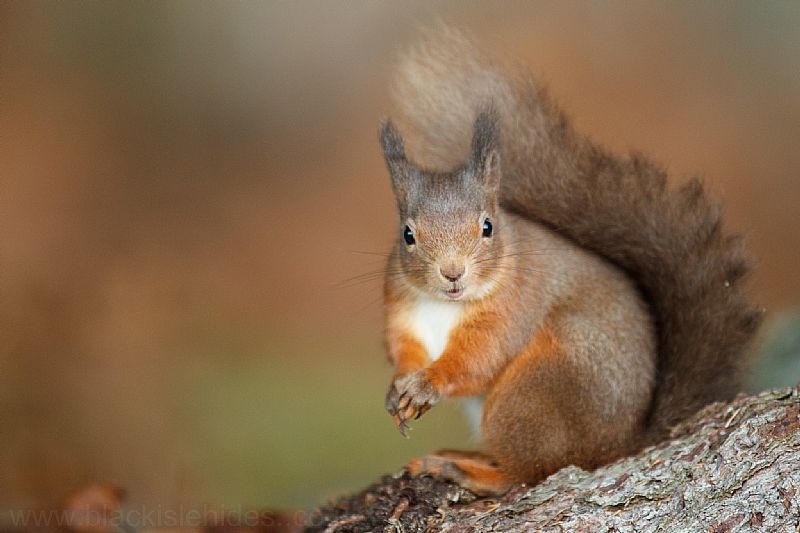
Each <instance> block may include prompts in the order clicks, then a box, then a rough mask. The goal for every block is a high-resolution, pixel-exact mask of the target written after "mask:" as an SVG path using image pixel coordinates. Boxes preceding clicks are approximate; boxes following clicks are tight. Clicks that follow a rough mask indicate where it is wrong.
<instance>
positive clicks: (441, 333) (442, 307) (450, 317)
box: [410, 296, 464, 361]
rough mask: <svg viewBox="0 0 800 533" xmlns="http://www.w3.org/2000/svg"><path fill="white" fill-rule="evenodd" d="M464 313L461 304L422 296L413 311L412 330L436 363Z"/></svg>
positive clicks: (411, 317) (411, 318) (411, 316)
mask: <svg viewBox="0 0 800 533" xmlns="http://www.w3.org/2000/svg"><path fill="white" fill-rule="evenodd" d="M463 313H464V304H463V303H461V302H446V301H444V300H435V299H433V298H428V297H427V296H420V297H419V298H418V299H417V302H416V304H415V305H414V307H413V308H412V310H411V315H410V320H411V330H412V331H413V332H414V334H415V335H416V336H417V338H418V339H419V341H420V342H421V343H422V345H423V346H425V349H426V350H428V357H430V359H431V361H436V360H437V359H439V357H440V356H441V355H442V352H443V351H444V349H445V347H446V346H447V340H448V338H449V337H450V332H451V331H452V330H453V328H454V327H455V326H456V324H458V321H459V319H460V318H461V315H462V314H463Z"/></svg>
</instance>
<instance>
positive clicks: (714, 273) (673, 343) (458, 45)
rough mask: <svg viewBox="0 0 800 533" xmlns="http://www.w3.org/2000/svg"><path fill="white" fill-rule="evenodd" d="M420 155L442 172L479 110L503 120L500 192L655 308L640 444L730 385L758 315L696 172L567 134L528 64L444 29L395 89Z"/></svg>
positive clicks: (463, 145)
mask: <svg viewBox="0 0 800 533" xmlns="http://www.w3.org/2000/svg"><path fill="white" fill-rule="evenodd" d="M394 93H395V99H396V101H397V104H398V106H399V108H400V111H401V113H402V118H401V123H402V124H403V125H404V126H406V127H408V128H410V133H413V135H411V136H410V137H407V138H410V139H411V142H410V143H409V145H410V149H411V151H412V152H413V153H414V154H415V159H416V160H418V161H420V162H422V163H424V164H425V165H427V166H429V167H432V168H450V167H453V166H455V165H457V164H459V163H462V162H463V161H465V160H466V159H467V154H468V153H469V138H470V136H471V134H472V124H473V122H474V120H475V117H476V115H477V114H478V113H479V112H480V111H482V110H484V109H486V108H488V107H491V108H493V110H494V111H495V112H496V113H497V116H498V117H499V120H500V124H501V128H500V129H501V135H500V138H501V146H500V153H501V157H502V182H501V195H500V199H501V202H502V204H503V205H504V206H505V207H506V208H507V209H509V210H511V211H514V212H517V213H519V214H522V215H524V216H526V217H529V218H531V219H534V220H537V221H539V222H542V223H544V224H546V225H548V226H550V227H551V228H553V229H555V230H556V231H557V232H559V233H560V234H562V235H564V236H566V237H568V238H569V239H571V240H573V241H575V242H577V243H578V244H579V245H581V246H583V247H585V248H587V249H589V250H591V251H593V252H595V253H597V254H599V255H602V256H603V257H605V258H607V259H608V260H610V261H612V262H614V263H615V264H617V265H618V266H620V267H621V268H622V269H623V270H625V272H627V273H628V275H629V276H631V277H632V278H633V279H634V280H635V282H636V283H637V284H638V286H639V288H640V290H641V291H642V293H643V295H644V297H645V299H646V301H647V302H648V304H649V306H650V309H651V312H652V314H653V317H654V320H655V323H656V327H657V331H658V344H659V361H658V374H657V384H656V391H655V397H654V400H653V405H652V409H651V414H650V418H649V430H648V435H647V437H646V439H645V441H644V443H649V442H654V441H655V440H658V439H660V438H663V437H664V436H665V435H666V434H667V431H668V429H669V428H670V427H671V426H673V425H674V424H675V423H677V422H679V421H681V420H683V419H685V418H686V417H687V416H688V415H690V414H692V413H693V412H695V411H696V410H697V409H699V408H700V407H701V406H703V405H705V404H707V403H710V402H712V401H715V400H723V399H727V398H729V397H731V396H732V395H734V394H735V393H736V392H737V391H738V389H739V378H740V366H741V363H742V362H743V360H744V356H743V353H744V349H745V346H746V344H747V343H748V342H749V340H750V339H751V337H752V336H753V333H754V332H755V330H756V328H757V326H758V324H759V321H760V317H761V314H762V313H761V310H760V309H759V308H757V307H755V306H753V305H752V304H751V303H749V302H748V300H747V299H746V298H745V296H744V294H743V292H742V291H741V288H740V282H741V278H742V277H743V276H744V275H745V274H746V273H747V271H748V269H749V267H748V262H747V258H746V256H745V253H744V250H743V247H742V243H741V239H739V238H738V237H737V236H726V235H724V234H723V233H722V231H721V220H720V216H721V211H720V208H719V206H718V205H717V204H716V203H714V202H712V201H710V200H709V199H708V198H707V196H706V194H705V192H704V190H703V187H702V185H701V183H700V182H699V180H697V179H691V180H690V181H688V183H686V184H685V185H683V186H682V187H681V188H679V189H677V190H675V191H670V190H668V188H667V184H666V173H665V172H664V170H663V169H662V168H661V167H660V166H658V165H656V164H654V163H652V162H650V161H648V160H647V159H645V158H644V157H643V156H641V155H638V154H630V155H625V156H616V155H613V154H611V153H609V152H608V151H606V150H605V149H604V148H602V147H600V146H598V145H597V144H594V143H593V142H592V141H591V140H589V139H587V138H586V137H584V136H583V135H580V134H577V133H576V132H574V131H573V129H572V127H571V126H570V124H569V123H568V121H567V119H566V117H565V116H564V115H563V114H562V113H561V112H560V111H559V110H558V109H556V108H555V107H554V106H553V104H552V103H551V102H550V100H549V98H548V97H547V95H546V93H545V91H544V90H543V89H542V88H541V86H540V85H538V84H537V83H536V82H535V81H534V80H532V79H531V78H529V77H528V76H527V75H526V74H525V73H524V71H522V70H517V69H506V68H503V67H502V66H500V65H498V64H496V63H494V62H493V61H492V60H490V59H489V58H488V57H487V56H486V55H484V54H483V53H482V52H481V51H480V50H479V49H478V48H477V47H476V46H475V45H474V44H473V43H472V42H471V41H470V40H469V39H468V38H466V37H465V36H464V35H463V34H461V33H460V32H458V31H456V30H454V29H452V28H449V27H444V26H440V27H437V28H434V29H432V30H428V32H427V33H426V36H425V38H424V39H423V41H422V42H421V43H420V44H418V45H417V46H416V47H414V48H412V49H410V50H408V51H407V52H406V53H405V54H404V55H402V57H401V60H400V62H399V65H398V69H397V75H396V79H395V83H394Z"/></svg>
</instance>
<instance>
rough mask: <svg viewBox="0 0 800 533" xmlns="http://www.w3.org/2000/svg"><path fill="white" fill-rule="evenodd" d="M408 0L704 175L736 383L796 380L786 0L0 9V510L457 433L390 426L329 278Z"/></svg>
mask: <svg viewBox="0 0 800 533" xmlns="http://www.w3.org/2000/svg"><path fill="white" fill-rule="evenodd" d="M437 18H444V19H445V20H447V21H450V22H454V23H456V24H459V25H461V26H464V27H466V28H468V30H469V31H472V32H473V33H475V34H476V35H477V36H478V38H479V39H480V40H481V41H483V43H485V45H486V47H487V48H489V49H490V50H492V51H494V52H496V53H498V54H500V55H501V56H509V57H518V58H521V59H522V60H523V61H525V62H526V63H528V64H529V65H530V66H531V69H532V70H533V71H534V72H536V73H538V74H539V76H540V77H541V78H542V79H544V80H546V82H547V83H548V85H549V86H550V88H551V92H552V94H553V95H554V96H555V97H556V99H557V100H558V101H559V102H560V103H561V104H562V106H563V107H564V108H565V109H566V110H567V111H568V113H569V114H570V115H571V116H572V117H573V119H574V121H575V123H576V126H577V127H578V128H579V129H580V130H582V131H584V132H587V133H590V134H592V135H593V136H594V137H595V138H596V139H597V140H599V141H601V142H602V143H604V144H606V145H608V146H610V147H612V148H613V149H615V150H618V151H622V150H628V149H637V150H641V151H643V152H646V153H648V154H651V155H652V156H653V157H654V158H655V159H657V160H659V161H660V162H662V163H663V164H665V165H666V166H667V167H668V168H669V170H670V174H671V176H672V178H673V180H674V181H675V182H679V181H680V180H681V179H684V177H686V176H688V175H691V174H699V175H701V176H703V177H704V178H705V179H706V181H707V182H708V183H709V184H710V186H711V188H712V190H713V191H714V192H715V193H716V194H717V195H718V196H721V197H722V198H723V199H724V201H725V205H726V209H727V223H728V227H729V228H730V229H732V230H742V231H745V232H746V233H747V235H748V239H749V243H750V247H751V249H752V250H753V252H754V254H755V255H756V256H757V258H758V259H759V261H760V265H759V267H758V270H757V271H756V273H755V275H754V277H753V278H752V281H753V283H752V291H753V294H754V296H755V297H756V298H757V299H758V300H759V301H760V302H762V303H763V304H764V305H765V306H766V307H767V309H768V311H769V315H768V321H767V324H766V326H765V329H764V332H765V334H764V336H763V340H762V341H761V342H760V344H759V346H760V350H761V351H763V352H765V353H767V354H768V355H769V357H770V358H771V359H772V360H773V363H772V366H769V365H765V366H764V368H763V369H762V370H760V371H759V372H757V373H756V372H754V373H753V383H752V385H751V386H752V387H753V388H763V387H767V386H773V385H779V384H781V383H787V384H788V383H789V382H792V381H796V379H797V376H799V375H800V363H798V351H800V349H798V346H800V313H799V312H798V305H799V304H800V276H798V274H797V272H798V266H800V215H799V214H798V209H799V208H798V202H800V172H798V169H800V149H798V142H800V31H798V28H800V3H798V2H791V1H785V2H769V3H755V2H725V3H722V2H715V3H712V2H703V3H695V2H688V1H687V2H669V3H662V2H635V3H630V2H610V3H583V2H577V3H576V2H563V1H558V2H555V1H554V2H503V3H498V2H491V3H489V2H486V3H473V2H464V1H449V2H448V1H439V2H394V3H379V2H368V1H352V2H326V1H321V0H320V1H303V2H296V3H288V2H262V3H248V2H226V3H221V2H220V3H206V2H188V1H183V2H169V3H155V2H136V3H117V2H109V3H99V2H97V3H95V2H92V3H61V2H47V3H39V2H25V3H22V2H20V3H14V2H4V3H2V4H0V442H2V445H1V446H0V509H13V508H20V507H38V506H47V505H53V502H57V501H58V500H59V498H61V497H62V496H63V495H64V494H65V493H66V492H68V491H70V490H73V489H76V488H79V487H81V486H83V485H85V484H87V483H89V482H93V481H104V482H110V483H114V484H117V485H119V486H122V487H124V488H125V489H127V491H128V497H129V500H130V501H133V502H137V503H140V504H142V505H149V506H156V505H160V506H178V505H197V504H202V503H206V502H213V503H216V504H224V505H240V504H241V505H247V506H258V507H263V506H270V507H276V506H278V507H280V506H295V507H297V506H311V505H313V504H315V503H318V502H320V501H321V500H324V499H326V498H329V497H332V496H335V495H337V494H340V493H342V492H344V491H347V490H353V489H356V488H358V487H359V486H360V485H363V484H365V483H367V482H369V481H371V480H373V479H374V478H375V477H376V476H377V475H379V474H382V473H384V472H392V471H397V470H398V469H399V467H400V466H401V465H402V464H403V463H404V462H405V461H406V460H407V459H409V458H411V457H413V456H415V455H419V454H421V453H424V452H426V451H431V450H432V449H434V448H437V447H441V446H459V445H461V446H463V443H464V441H465V440H468V439H469V435H468V431H467V430H466V428H465V424H464V422H463V420H462V418H461V415H460V411H459V409H458V408H457V406H456V405H443V406H441V407H437V409H435V410H434V411H432V412H431V413H430V414H429V415H426V417H425V418H424V419H422V420H420V421H419V422H418V423H417V424H416V426H415V428H414V432H413V436H412V438H411V439H410V440H405V439H403V438H402V437H400V435H399V434H398V433H397V431H396V430H395V429H394V427H393V425H392V423H391V421H390V418H389V417H388V416H387V415H386V414H385V413H384V412H383V407H382V404H383V395H384V391H385V389H386V386H387V383H388V379H389V375H390V370H389V367H388V364H386V363H385V357H384V354H383V349H382V344H381V343H382V339H381V317H380V304H379V303H380V285H381V283H380V280H379V279H369V276H367V281H365V282H361V283H360V282H358V281H357V280H354V281H350V280H351V278H353V277H354V276H358V275H360V274H365V273H369V272H374V271H377V270H379V269H380V268H381V266H382V265H381V261H382V259H381V258H380V257H377V256H373V255H369V254H368V253H361V252H369V253H373V252H384V251H387V250H388V248H389V246H390V244H391V242H392V241H393V238H394V237H395V235H394V233H393V232H394V228H395V213H394V203H393V198H392V196H391V190H390V187H389V183H388V178H387V176H386V173H385V171H384V168H383V162H382V159H381V156H380V153H379V150H378V147H377V141H376V130H377V124H378V122H379V120H380V118H381V117H382V116H384V115H386V114H387V113H388V112H390V109H391V108H390V102H389V98H388V90H387V85H388V76H389V73H390V70H391V66H392V63H393V61H394V58H395V54H396V52H397V50H398V48H399V47H402V46H403V45H405V44H408V43H411V42H413V40H414V37H415V35H416V30H417V28H418V26H419V25H420V24H425V23H429V22H431V21H434V20H436V19H437ZM774 361H778V362H777V363H775V362H774ZM790 365H793V367H794V369H795V370H794V372H795V373H794V374H791V372H789V371H787V370H786V369H787V368H788V366H790ZM792 376H794V377H792Z"/></svg>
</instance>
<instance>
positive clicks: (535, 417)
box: [381, 28, 760, 482]
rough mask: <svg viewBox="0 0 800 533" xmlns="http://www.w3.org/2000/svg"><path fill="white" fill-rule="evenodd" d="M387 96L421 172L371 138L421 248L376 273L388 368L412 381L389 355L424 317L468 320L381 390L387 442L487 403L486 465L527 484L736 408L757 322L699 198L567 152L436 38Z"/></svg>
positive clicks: (555, 118)
mask: <svg viewBox="0 0 800 533" xmlns="http://www.w3.org/2000/svg"><path fill="white" fill-rule="evenodd" d="M396 89H397V95H398V99H399V103H400V105H401V107H402V108H403V110H404V119H405V120H404V122H405V123H407V124H408V125H409V126H411V127H412V128H413V129H414V133H415V136H414V137H413V138H414V144H413V145H412V149H413V148H414V147H416V149H415V152H416V157H415V161H417V162H422V163H423V165H422V166H418V165H415V164H412V163H411V162H410V161H409V160H408V159H407V158H406V153H405V145H404V142H403V139H402V137H401V136H400V134H399V132H398V131H397V130H396V129H395V128H394V127H393V126H392V125H391V124H387V125H385V126H384V129H383V131H382V136H381V141H382V144H383V148H384V153H385V154H386V159H387V165H388V167H389V170H390V174H391V176H392V181H393V185H394V190H395V194H396V197H397V200H398V208H399V211H400V228H399V229H400V231H398V233H399V234H401V232H402V230H403V228H405V226H406V225H408V226H409V227H410V228H411V229H413V233H414V235H415V236H416V237H417V241H416V242H414V244H413V245H406V244H405V243H404V242H403V240H402V238H400V239H398V245H397V246H396V247H395V250H394V253H393V254H392V258H391V260H390V265H389V268H388V269H387V273H389V274H387V280H386V286H387V290H386V294H387V299H386V315H387V346H388V347H389V352H390V357H391V358H392V360H393V361H403V360H405V359H410V360H414V361H416V362H417V364H418V363H419V360H420V358H419V353H418V352H419V346H420V345H419V343H417V344H416V345H414V344H413V343H412V344H411V345H412V346H413V348H412V349H411V350H410V352H409V353H408V354H404V353H403V352H404V350H406V348H403V346H405V345H406V344H404V343H403V342H399V341H398V340H397V339H402V338H407V337H411V338H414V336H415V335H417V333H416V332H415V331H414V330H413V327H412V326H410V325H409V324H411V322H409V318H408V317H409V316H410V313H411V312H412V310H413V308H414V307H413V306H414V305H415V304H414V302H416V301H418V300H419V298H421V297H423V296H424V297H425V298H433V299H436V298H439V299H444V300H446V299H447V298H446V297H445V296H444V295H443V294H444V293H443V291H446V290H448V289H452V290H456V289H458V290H463V296H462V297H461V300H462V301H463V306H464V311H463V315H462V316H461V318H460V319H459V321H458V324H457V326H456V328H455V329H454V330H452V331H451V333H450V336H449V338H448V340H447V346H446V348H445V350H444V352H443V353H442V354H441V357H440V358H439V359H438V360H436V361H434V362H428V361H426V363H427V364H426V365H425V366H424V367H420V368H416V370H415V371H413V372H411V373H409V372H401V373H399V375H398V376H396V378H395V380H394V381H393V384H392V386H391V387H390V394H389V395H387V409H388V410H389V411H390V413H392V414H393V415H394V416H395V420H396V422H398V424H399V425H400V427H401V428H403V427H405V424H406V423H407V421H408V420H409V419H411V418H413V417H415V416H419V415H420V414H422V413H424V412H425V411H426V410H427V409H429V408H430V407H431V406H432V405H434V404H435V403H436V401H438V399H439V398H440V397H442V396H458V395H476V394H483V395H486V402H485V405H484V411H483V423H482V430H483V442H484V447H485V450H486V452H487V453H488V454H489V456H491V457H492V458H493V460H494V461H496V463H497V465H499V468H500V472H501V473H502V475H503V476H505V478H507V479H511V480H514V481H529V482H535V481H538V480H540V479H542V478H543V477H544V476H546V475H548V474H550V473H552V472H554V471H555V470H557V469H559V468H561V467H562V466H565V465H567V464H576V465H580V466H583V467H586V468H593V467H596V466H598V465H600V464H603V463H605V462H607V461H609V460H612V459H614V458H616V457H619V456H620V455H623V454H626V453H629V452H630V451H632V450H634V449H636V448H638V447H640V446H642V445H644V444H648V443H652V442H655V441H657V440H659V439H661V438H663V437H664V436H665V435H666V432H667V430H668V429H669V427H671V426H672V425H673V424H675V423H676V422H678V421H680V420H682V419H684V418H685V417H686V416H688V415H689V414H691V413H692V412H694V411H695V410H697V409H698V408H699V407H701V406H702V405H704V404H706V403H708V402H710V401H713V400H718V399H725V398H727V397H730V396H731V395H732V394H734V393H735V392H736V390H737V385H738V381H737V378H738V373H737V368H738V365H739V363H740V362H741V360H742V352H743V347H744V345H745V343H746V342H747V341H748V340H749V339H750V337H751V336H752V334H753V332H754V330H755V328H756V325H757V323H758V317H759V315H760V312H759V311H758V310H757V309H756V308H754V307H753V306H751V305H750V304H749V303H748V302H747V301H746V300H745V298H744V297H743V296H742V293H741V292H740V290H739V284H738V283H737V282H738V280H739V279H740V278H741V277H742V276H743V274H744V273H745V272H746V270H747V267H746V264H745V261H744V256H743V252H742V249H741V245H740V243H739V240H738V239H733V238H729V237H724V236H723V235H722V233H721V231H720V216H719V209H718V208H717V207H716V206H715V205H713V204H711V203H710V202H709V201H708V200H707V199H706V197H705V194H704V192H703V190H702V187H701V186H700V184H699V182H697V181H696V180H692V181H690V182H689V184H687V185H686V186H684V187H683V188H681V189H680V190H679V191H677V192H675V193H672V192H669V191H668V190H667V189H666V185H665V174H664V172H663V171H662V170H661V169H660V168H659V167H657V166H656V165H654V164H652V163H650V162H648V161H646V160H645V159H643V158H642V157H641V156H636V155H632V156H627V157H622V158H618V157H615V156H613V155H611V154H609V153H608V152H606V151H605V150H603V149H602V148H600V147H598V146H597V145H595V144H593V143H592V142H591V141H589V140H588V139H586V138H585V137H582V136H580V135H578V134H576V133H574V132H573V131H572V129H571V128H570V126H569V124H568V123H567V121H566V119H565V118H564V116H563V115H562V114H561V113H560V112H559V111H558V110H556V109H555V108H554V107H553V106H552V104H551V103H550V102H549V100H548V98H547V97H546V95H545V94H544V91H543V90H542V89H541V88H540V87H539V86H538V85H537V84H535V83H534V82H533V81H531V80H529V79H528V78H527V77H526V76H524V75H519V74H516V73H513V71H508V70H504V69H502V68H500V67H498V66H497V65H495V64H493V63H492V62H491V61H489V60H488V59H486V58H485V57H484V56H483V55H482V54H481V53H480V52H479V51H478V50H477V49H476V48H475V47H474V46H473V45H472V44H471V43H470V42H469V41H468V40H467V39H466V38H464V37H463V36H462V35H460V34H458V33H457V32H454V31H453V30H450V29H447V28H440V29H439V30H438V32H437V33H436V34H434V35H433V36H432V37H430V38H429V39H428V40H426V41H425V42H424V43H423V44H422V45H420V46H419V47H418V48H416V49H415V50H412V51H411V52H410V53H409V54H407V55H406V56H405V57H404V59H403V61H402V62H401V66H400V68H399V77H398V81H397V83H396ZM486 110H490V111H489V112H488V113H485V112H484V111H486ZM482 112H484V113H482ZM476 116H477V117H478V119H477V121H476ZM473 124H474V127H473ZM470 137H471V142H470ZM465 160H466V161H467V164H466V165H464V166H457V165H458V164H460V163H462V162H463V161H465ZM429 167H434V168H444V169H448V168H451V169H452V170H448V171H429V170H426V168H429ZM485 217H489V218H490V219H491V220H492V222H493V223H494V225H495V232H494V234H493V235H492V236H491V238H488V239H487V238H482V237H481V229H480V228H481V226H480V224H481V220H482V219H484V218H485ZM443 266H444V268H445V271H446V272H450V271H452V270H453V269H455V270H458V269H462V268H463V269H465V270H466V274H465V277H464V279H459V280H458V281H457V282H452V283H451V282H450V281H448V280H447V279H446V278H445V277H444V276H443V275H442V274H441V272H442V268H443ZM654 325H655V327H653V326H654ZM423 349H424V347H423ZM411 352H413V355H412V353H411ZM434 463H435V461H434V462H433V463H431V464H434ZM436 464H438V463H436ZM463 470H464V469H461V471H463ZM468 470H470V469H468ZM472 470H473V471H475V472H483V473H484V474H486V472H489V471H488V470H486V471H485V470H481V469H479V468H478V469H477V470H476V469H475V468H472ZM487 475H488V478H487V479H495V481H497V478H493V477H492V476H494V474H493V473H490V474H487Z"/></svg>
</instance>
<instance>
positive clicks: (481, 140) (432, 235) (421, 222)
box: [380, 114, 506, 300]
mask: <svg viewBox="0 0 800 533" xmlns="http://www.w3.org/2000/svg"><path fill="white" fill-rule="evenodd" d="M496 131H497V128H496V125H495V120H494V118H493V117H491V116H490V115H488V114H481V115H479V116H478V118H477V120H476V122H475V131H474V135H473V141H472V151H471V157H470V161H469V162H468V163H467V164H466V165H465V166H463V167H459V168H456V169H454V170H451V171H448V172H433V171H428V170H424V169H421V168H419V167H417V166H416V165H414V164H413V163H411V162H410V161H409V160H408V159H407V158H406V155H405V149H404V145H403V139H402V137H401V136H400V133H399V132H398V131H397V129H395V127H394V126H393V125H392V123H391V122H388V121H387V122H386V123H385V124H384V125H383V127H382V129H381V134H380V141H381V145H382V147H383V152H384V156H385V158H386V164H387V166H388V168H389V174H390V175H391V178H392V187H393V189H394V193H395V198H396V199H397V206H398V211H399V213H400V227H399V231H398V244H397V247H396V250H395V252H396V253H397V254H398V257H399V261H400V266H401V271H402V275H403V276H404V277H405V279H406V281H407V282H408V283H409V284H410V285H411V286H412V287H414V288H416V289H417V290H419V291H421V292H423V293H426V294H429V295H431V296H434V297H437V298H440V299H445V300H461V299H477V298H481V297H483V296H485V295H486V294H487V293H489V292H490V291H491V290H492V289H493V288H494V287H495V286H496V284H497V282H498V281H499V277H501V276H500V274H501V273H502V272H504V271H505V269H503V268H501V265H499V262H500V261H501V259H502V257H501V256H502V255H503V254H502V249H503V247H504V242H505V240H506V239H505V235H504V229H505V228H503V227H502V221H501V220H499V209H498V200H497V193H498V183H499V177H500V168H499V162H500V157H499V153H498V150H497V148H496V137H497V134H496Z"/></svg>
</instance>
